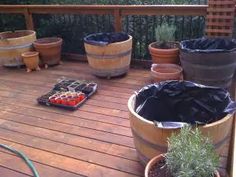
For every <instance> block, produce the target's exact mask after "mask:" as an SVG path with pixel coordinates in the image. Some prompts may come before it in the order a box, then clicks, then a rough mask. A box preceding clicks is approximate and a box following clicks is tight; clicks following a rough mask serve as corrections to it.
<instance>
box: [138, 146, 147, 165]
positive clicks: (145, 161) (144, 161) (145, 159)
mask: <svg viewBox="0 0 236 177" xmlns="http://www.w3.org/2000/svg"><path fill="white" fill-rule="evenodd" d="M136 152H137V154H138V157H139V159H140V160H141V163H142V164H143V165H144V166H145V165H146V164H147V163H148V162H149V160H150V159H149V158H147V157H146V156H145V155H144V154H143V153H142V152H140V151H139V150H138V149H136Z"/></svg>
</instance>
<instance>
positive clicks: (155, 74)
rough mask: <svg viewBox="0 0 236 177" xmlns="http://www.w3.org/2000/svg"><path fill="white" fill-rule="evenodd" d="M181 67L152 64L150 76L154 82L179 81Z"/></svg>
mask: <svg viewBox="0 0 236 177" xmlns="http://www.w3.org/2000/svg"><path fill="white" fill-rule="evenodd" d="M182 72H183V69H182V67H180V66H178V65H176V64H152V67H151V76H152V80H153V81H154V82H160V81H166V80H181V79H182V77H183V76H182Z"/></svg>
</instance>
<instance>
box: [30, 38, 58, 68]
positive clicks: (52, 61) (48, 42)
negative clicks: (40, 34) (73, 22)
mask: <svg viewBox="0 0 236 177" xmlns="http://www.w3.org/2000/svg"><path fill="white" fill-rule="evenodd" d="M33 45H34V48H35V50H36V51H38V52H39V55H40V59H41V61H42V63H43V64H44V65H45V67H46V66H47V65H56V64H60V60H61V46H62V39H61V38H58V37H49V38H41V39H38V40H36V41H35V42H34V43H33Z"/></svg>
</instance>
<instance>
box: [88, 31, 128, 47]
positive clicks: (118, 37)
mask: <svg viewBox="0 0 236 177" xmlns="http://www.w3.org/2000/svg"><path fill="white" fill-rule="evenodd" d="M128 39H129V35H128V34H125V33H95V34H91V35H88V36H86V37H85V38H84V42H85V43H88V44H92V45H100V46H104V45H108V44H110V43H114V42H121V41H126V40H128Z"/></svg>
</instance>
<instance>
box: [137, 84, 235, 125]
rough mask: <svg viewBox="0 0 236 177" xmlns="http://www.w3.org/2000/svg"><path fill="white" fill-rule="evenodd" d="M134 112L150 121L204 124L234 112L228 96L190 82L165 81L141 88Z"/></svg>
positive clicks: (224, 91)
mask: <svg viewBox="0 0 236 177" xmlns="http://www.w3.org/2000/svg"><path fill="white" fill-rule="evenodd" d="M135 110H136V112H137V113H138V114H139V115H140V116H142V117H144V118H145V119H147V120H150V121H154V122H155V121H157V122H182V123H188V124H207V123H212V122H215V121H217V120H219V119H221V118H223V117H225V116H226V115H227V114H229V113H233V112H234V111H235V110H236V102H234V101H232V100H231V98H230V94H229V92H227V91H226V90H224V89H221V88H216V87H208V86H203V85H199V84H195V83H193V82H189V81H165V82H160V83H156V84H151V85H148V86H145V87H144V88H142V89H141V90H140V91H139V92H138V93H137V96H136V105H135Z"/></svg>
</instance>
